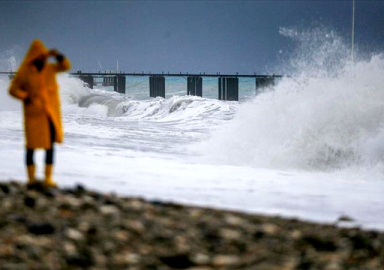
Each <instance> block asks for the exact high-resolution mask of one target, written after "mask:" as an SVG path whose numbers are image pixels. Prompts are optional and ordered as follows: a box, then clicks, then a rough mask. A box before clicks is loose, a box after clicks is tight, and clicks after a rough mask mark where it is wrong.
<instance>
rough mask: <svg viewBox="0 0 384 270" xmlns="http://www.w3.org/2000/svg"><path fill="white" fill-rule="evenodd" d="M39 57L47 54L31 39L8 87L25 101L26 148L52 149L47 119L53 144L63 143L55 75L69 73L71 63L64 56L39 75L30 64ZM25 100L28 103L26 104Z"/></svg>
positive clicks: (47, 52) (40, 44) (38, 43)
mask: <svg viewBox="0 0 384 270" xmlns="http://www.w3.org/2000/svg"><path fill="white" fill-rule="evenodd" d="M41 55H45V56H47V57H48V56H49V51H48V49H47V48H46V47H45V46H44V45H43V43H42V42H41V41H40V40H34V41H33V42H32V44H31V46H30V48H29V50H28V52H27V55H26V56H25V58H24V61H23V63H22V64H21V66H20V67H19V70H18V71H17V74H16V76H15V78H14V79H13V81H12V83H11V86H10V88H9V93H10V94H11V95H12V96H14V97H15V98H18V99H20V100H22V101H24V105H23V109H24V127H25V138H26V148H28V149H36V148H43V149H50V148H51V137H50V129H49V120H51V121H52V123H53V125H54V127H55V132H56V136H55V139H54V141H55V142H59V143H60V142H62V141H63V129H62V124H61V111H60V99H59V92H58V90H59V89H58V85H57V82H56V76H55V75H56V73H58V72H63V71H66V70H68V69H69V68H70V63H69V61H68V60H67V59H66V58H65V57H64V59H63V61H61V62H57V63H48V62H47V63H46V64H45V66H44V68H43V69H42V70H41V71H40V72H39V71H38V70H37V68H36V67H35V66H34V65H33V64H32V62H33V61H34V60H35V59H36V58H37V57H39V56H41ZM27 99H28V102H25V101H26V100H27Z"/></svg>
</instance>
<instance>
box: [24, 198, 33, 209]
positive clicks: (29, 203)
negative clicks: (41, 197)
mask: <svg viewBox="0 0 384 270" xmlns="http://www.w3.org/2000/svg"><path fill="white" fill-rule="evenodd" d="M24 204H25V205H26V206H28V207H30V208H33V207H35V205H36V200H35V199H34V198H33V197H30V196H25V198H24Z"/></svg>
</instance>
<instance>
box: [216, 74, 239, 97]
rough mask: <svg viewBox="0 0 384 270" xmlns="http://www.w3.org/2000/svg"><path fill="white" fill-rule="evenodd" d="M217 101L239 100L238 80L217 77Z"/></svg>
mask: <svg viewBox="0 0 384 270" xmlns="http://www.w3.org/2000/svg"><path fill="white" fill-rule="evenodd" d="M218 82H219V100H230V101H238V100H239V78H231V77H219V78H218Z"/></svg>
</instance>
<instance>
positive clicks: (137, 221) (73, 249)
mask: <svg viewBox="0 0 384 270" xmlns="http://www.w3.org/2000/svg"><path fill="white" fill-rule="evenodd" d="M0 269H2V270H11V269H12V270H13V269H15V270H16V269H17V270H23V269H39V270H44V269H55V270H56V269H94V270H97V269H131V270H134V269H137V270H139V269H140V270H141V269H189V270H210V269H260V270H289V269H308V270H311V269H326V270H339V269H350V270H352V269H354V270H358V269H361V270H362V269H364V270H368V269H371V270H373V269H375V270H378V269H384V233H381V232H375V231H362V230H360V229H357V228H353V229H341V228H337V227H335V226H331V225H320V224H314V223H307V222H301V221H298V220H294V219H282V218H278V217H266V216H257V215H247V214H241V213H235V212H229V211H219V210H212V209H204V208H197V207H187V206H181V205H176V204H169V203H163V202H159V201H144V200H142V199H139V198H120V197H118V196H116V195H113V194H99V193H96V192H93V191H89V190H85V189H84V188H83V187H81V186H77V187H75V188H73V189H57V190H47V189H44V188H43V187H42V186H39V185H37V186H35V187H32V188H26V187H25V186H24V185H21V184H18V183H16V182H11V183H2V184H0Z"/></svg>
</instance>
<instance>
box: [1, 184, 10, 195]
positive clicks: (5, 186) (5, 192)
mask: <svg viewBox="0 0 384 270" xmlns="http://www.w3.org/2000/svg"><path fill="white" fill-rule="evenodd" d="M0 190H1V191H2V192H3V193H4V194H9V191H10V190H9V187H8V186H7V185H4V184H0Z"/></svg>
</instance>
